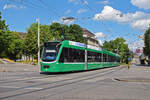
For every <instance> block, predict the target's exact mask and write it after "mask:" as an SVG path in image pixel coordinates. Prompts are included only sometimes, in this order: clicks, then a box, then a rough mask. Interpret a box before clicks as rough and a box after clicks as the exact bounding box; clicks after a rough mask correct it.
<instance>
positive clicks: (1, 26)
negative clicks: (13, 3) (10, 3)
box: [0, 12, 8, 30]
mask: <svg viewBox="0 0 150 100" xmlns="http://www.w3.org/2000/svg"><path fill="white" fill-rule="evenodd" d="M0 30H8V25H6V24H5V20H2V16H1V12H0Z"/></svg>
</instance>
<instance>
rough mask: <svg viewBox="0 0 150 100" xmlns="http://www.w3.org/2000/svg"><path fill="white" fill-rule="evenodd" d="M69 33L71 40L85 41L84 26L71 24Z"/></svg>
mask: <svg viewBox="0 0 150 100" xmlns="http://www.w3.org/2000/svg"><path fill="white" fill-rule="evenodd" d="M67 34H68V36H69V40H71V41H76V42H81V43H83V42H85V39H84V37H83V31H82V28H81V27H80V26H79V25H77V24H73V25H70V26H69V31H68V33H67Z"/></svg>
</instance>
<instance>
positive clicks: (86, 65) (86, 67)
mask: <svg viewBox="0 0 150 100" xmlns="http://www.w3.org/2000/svg"><path fill="white" fill-rule="evenodd" d="M87 69H88V64H87V50H86V49H85V70H87Z"/></svg>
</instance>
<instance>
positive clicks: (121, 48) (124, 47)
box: [103, 38, 130, 62]
mask: <svg viewBox="0 0 150 100" xmlns="http://www.w3.org/2000/svg"><path fill="white" fill-rule="evenodd" d="M125 42H126V41H125V40H124V39H123V38H116V39H115V40H111V41H109V42H107V41H105V42H104V46H103V48H104V49H106V50H108V51H111V52H114V53H117V54H119V55H120V57H121V59H122V62H125V61H126V59H127V56H130V51H129V48H128V44H125Z"/></svg>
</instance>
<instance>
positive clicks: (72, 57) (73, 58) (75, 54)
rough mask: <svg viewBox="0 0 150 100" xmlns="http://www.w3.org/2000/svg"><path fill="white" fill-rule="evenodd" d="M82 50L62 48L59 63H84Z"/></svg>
mask: <svg viewBox="0 0 150 100" xmlns="http://www.w3.org/2000/svg"><path fill="white" fill-rule="evenodd" d="M84 54H85V52H84V50H79V49H73V48H63V50H62V53H61V56H60V59H59V62H84V59H85V55H84Z"/></svg>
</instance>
